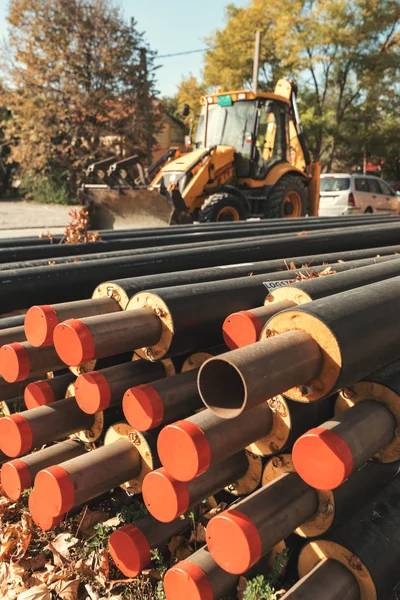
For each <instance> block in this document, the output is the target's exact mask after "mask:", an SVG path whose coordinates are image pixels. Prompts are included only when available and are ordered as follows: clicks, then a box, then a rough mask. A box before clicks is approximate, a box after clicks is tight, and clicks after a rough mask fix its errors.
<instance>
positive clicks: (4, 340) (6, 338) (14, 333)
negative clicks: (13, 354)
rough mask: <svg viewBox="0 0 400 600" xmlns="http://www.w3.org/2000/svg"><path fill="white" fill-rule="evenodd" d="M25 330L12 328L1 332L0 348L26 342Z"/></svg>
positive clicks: (21, 327)
mask: <svg viewBox="0 0 400 600" xmlns="http://www.w3.org/2000/svg"><path fill="white" fill-rule="evenodd" d="M25 341H26V336H25V330H24V328H23V326H22V325H21V326H20V327H10V328H9V329H1V330H0V347H1V346H4V345H5V344H12V343H13V342H25Z"/></svg>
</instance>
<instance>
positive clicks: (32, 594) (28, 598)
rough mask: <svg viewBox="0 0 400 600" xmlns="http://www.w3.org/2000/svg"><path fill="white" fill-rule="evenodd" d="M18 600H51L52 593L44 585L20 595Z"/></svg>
mask: <svg viewBox="0 0 400 600" xmlns="http://www.w3.org/2000/svg"><path fill="white" fill-rule="evenodd" d="M18 600H51V593H50V590H49V588H48V587H47V585H46V584H45V583H42V585H36V586H35V587H33V588H30V589H29V590H26V592H22V594H19V595H18Z"/></svg>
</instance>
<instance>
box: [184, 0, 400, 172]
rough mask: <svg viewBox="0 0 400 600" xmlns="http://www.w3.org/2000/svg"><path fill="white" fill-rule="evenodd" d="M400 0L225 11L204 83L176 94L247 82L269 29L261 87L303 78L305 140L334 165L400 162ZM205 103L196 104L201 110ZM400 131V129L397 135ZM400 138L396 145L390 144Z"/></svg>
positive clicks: (287, 1)
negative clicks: (258, 44) (257, 45)
mask: <svg viewBox="0 0 400 600" xmlns="http://www.w3.org/2000/svg"><path fill="white" fill-rule="evenodd" d="M399 23H400V5H399V3H398V0H354V2H349V1H348V0H313V1H311V0H280V1H279V2H275V3H274V2H270V0H251V1H250V3H249V6H247V7H244V8H237V7H235V6H234V5H228V6H227V8H226V25H225V27H223V28H221V29H217V30H216V31H215V33H214V34H213V35H212V36H210V37H209V38H208V39H207V43H208V44H209V45H210V46H211V48H212V49H211V50H209V51H208V52H207V53H206V55H205V64H204V80H203V82H198V81H196V79H195V78H193V77H191V78H189V79H188V80H187V81H185V82H182V84H181V86H180V87H179V92H178V99H180V98H181V97H182V95H184V98H185V100H184V101H185V102H188V103H189V104H192V105H193V106H194V105H195V103H196V102H198V97H199V95H200V94H199V92H200V91H201V93H204V91H205V90H213V89H216V88H220V89H222V90H226V91H227V90H232V89H240V88H249V87H250V86H251V83H252V72H253V53H254V34H255V31H256V30H260V31H261V53H260V55H261V56H260V82H259V88H260V89H261V90H270V91H273V89H274V85H275V83H276V82H277V80H278V79H279V78H280V77H288V78H290V79H296V80H297V81H298V82H299V105H300V112H301V117H302V120H303V124H304V128H305V133H306V138H307V143H308V145H309V147H310V150H311V152H312V154H313V156H314V157H315V158H316V159H320V160H321V161H322V165H323V167H324V168H325V169H326V170H331V169H333V168H352V167H353V166H356V165H357V164H358V165H359V166H360V165H362V159H363V156H364V154H365V155H366V156H367V158H368V159H369V160H375V161H376V160H378V159H381V160H383V161H385V164H386V166H387V175H388V176H389V172H390V173H392V174H393V175H394V174H395V172H398V169H399V168H400V165H399V159H397V162H396V161H395V157H396V156H398V150H396V148H397V149H398V135H399V133H398V132H399V131H400V116H399V115H400V111H399V94H398V80H399V71H400V25H399ZM196 108H197V107H196ZM396 132H397V133H396ZM392 140H393V142H392Z"/></svg>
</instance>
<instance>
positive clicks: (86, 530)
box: [79, 509, 109, 537]
mask: <svg viewBox="0 0 400 600" xmlns="http://www.w3.org/2000/svg"><path fill="white" fill-rule="evenodd" d="M108 517H109V513H107V512H104V511H102V510H96V511H91V510H89V509H87V510H86V512H85V513H84V512H82V517H81V518H82V520H81V521H80V527H79V531H80V532H81V533H83V534H84V535H87V536H88V537H91V536H92V535H94V534H95V533H96V531H95V529H94V526H95V525H97V524H98V523H103V522H104V521H107V519H108Z"/></svg>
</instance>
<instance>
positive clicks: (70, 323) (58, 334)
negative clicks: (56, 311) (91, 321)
mask: <svg viewBox="0 0 400 600" xmlns="http://www.w3.org/2000/svg"><path fill="white" fill-rule="evenodd" d="M53 341H54V346H55V349H56V352H57V354H58V356H59V357H60V358H61V360H62V361H63V362H65V364H67V365H69V366H70V367H78V366H79V365H82V364H84V363H87V362H89V361H90V360H93V359H94V358H95V356H94V355H95V346H94V340H93V336H92V334H91V332H90V329H89V328H88V327H87V326H86V325H85V324H84V323H83V322H82V321H79V320H78V319H68V320H67V321H64V322H63V323H60V324H59V325H57V327H56V328H55V330H54V336H53Z"/></svg>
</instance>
